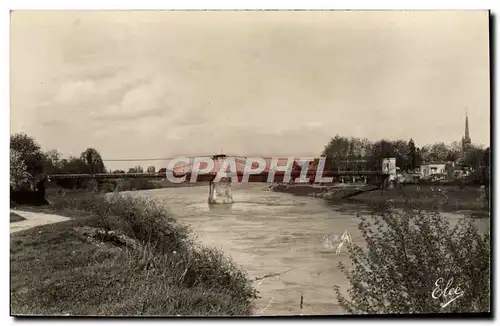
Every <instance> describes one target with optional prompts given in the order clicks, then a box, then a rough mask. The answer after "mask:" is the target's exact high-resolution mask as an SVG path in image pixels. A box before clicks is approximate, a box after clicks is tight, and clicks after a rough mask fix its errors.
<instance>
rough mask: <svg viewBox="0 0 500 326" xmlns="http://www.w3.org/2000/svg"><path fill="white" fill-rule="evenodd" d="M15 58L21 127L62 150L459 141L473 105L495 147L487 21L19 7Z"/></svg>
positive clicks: (476, 124)
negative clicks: (342, 140)
mask: <svg viewBox="0 0 500 326" xmlns="http://www.w3.org/2000/svg"><path fill="white" fill-rule="evenodd" d="M75 22H77V23H75ZM11 51H12V63H11V72H12V77H11V92H12V93H11V100H12V108H11V112H12V122H11V125H12V131H13V132H16V131H19V130H23V131H25V132H28V133H29V134H32V135H33V136H34V137H36V138H37V139H39V140H40V142H42V144H43V145H44V147H48V148H58V149H60V150H61V151H62V152H64V153H80V152H81V151H82V150H83V149H85V148H86V147H88V146H90V145H92V146H94V147H96V148H98V149H101V151H102V152H103V156H106V157H129V156H134V157H152V156H164V155H167V156H170V155H179V154H180V155H183V153H187V154H186V155H194V154H196V153H198V152H202V153H212V152H214V151H215V152H218V151H220V150H221V149H224V151H228V152H229V151H233V152H235V153H236V154H238V155H275V153H278V154H279V155H281V153H283V154H297V155H310V154H312V155H314V154H315V155H317V154H319V153H320V152H321V150H322V149H323V146H324V145H325V143H326V142H327V141H328V139H329V137H331V136H334V135H335V134H337V133H339V134H342V135H346V136H354V137H362V138H364V137H366V138H370V139H374V140H376V139H379V138H382V137H386V138H401V139H405V140H407V139H409V138H413V139H414V140H415V141H416V142H417V144H419V145H420V144H423V143H427V142H433V141H436V140H443V141H451V140H456V139H460V137H461V136H462V133H463V128H462V127H461V126H462V125H463V119H464V114H465V108H466V107H467V108H469V113H470V114H469V119H470V124H471V126H470V128H471V132H472V135H471V136H472V138H473V141H474V142H483V143H488V142H489V128H488V126H489V107H490V106H489V65H488V15H487V13H486V12H476V13H474V12H455V13H431V12H422V13H417V12H415V13H411V12H410V13H404V12H393V13H376V12H372V13H361V12H345V13H342V12H330V13H329V12H324V13H322V12H302V13H300V12H296V13H291V12H290V13H286V12H275V13H272V12H262V13H257V12H256V13H242V12H239V13H230V12H225V13H222V12H221V13H218V12H211V13H195V12H189V13H188V12H186V13H182V12H177V13H174V12H130V13H128V12H127V13H125V12H121V13H120V12H107V13H106V12H94V13H92V12H85V13H84V12H73V13H64V12H61V13H55V12H47V13H42V12H39V13H33V12H32V13H26V14H23V13H17V14H15V15H13V18H12V50H11ZM438 121H439V122H438ZM62 135H63V136H62Z"/></svg>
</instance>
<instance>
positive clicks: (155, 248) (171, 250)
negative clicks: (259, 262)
mask: <svg viewBox="0 0 500 326" xmlns="http://www.w3.org/2000/svg"><path fill="white" fill-rule="evenodd" d="M71 203H73V204H74V205H76V206H77V207H78V209H79V210H85V211H86V212H89V213H90V212H91V213H92V214H93V215H94V216H96V217H94V218H91V219H81V220H73V221H70V222H69V223H70V224H71V223H73V224H72V225H69V224H68V223H62V224H58V225H57V224H55V225H51V226H46V227H43V228H44V229H41V230H40V231H41V233H38V231H37V230H33V231H32V232H33V234H31V235H30V237H26V239H23V238H22V237H23V236H24V235H23V234H22V235H20V237H21V238H17V239H14V241H19V244H18V245H17V246H13V249H11V259H12V261H11V265H12V266H13V269H15V270H17V271H18V273H15V272H11V273H12V275H13V277H14V278H15V279H14V280H13V281H12V282H13V283H14V284H13V285H12V292H13V294H12V306H13V313H44V314H45V313H47V314H53V313H56V314H61V313H62V314H64V313H70V314H85V315H87V314H98V315H140V314H143V315H248V314H251V313H252V309H253V299H255V298H256V294H257V293H256V291H255V290H254V288H253V286H252V282H251V281H250V280H249V279H248V278H247V274H246V272H245V271H244V270H243V269H241V268H240V267H239V266H237V265H235V264H234V263H233V262H232V261H231V260H230V259H229V258H227V257H226V256H225V255H224V254H223V253H222V252H220V251H219V250H216V249H211V248H206V247H203V246H198V245H196V244H195V243H194V241H193V239H192V237H191V234H190V232H189V230H188V228H187V227H186V226H184V225H181V224H179V223H178V222H177V221H176V220H175V219H174V218H172V217H171V216H170V215H169V214H168V212H167V211H165V209H164V208H163V207H162V206H161V205H159V204H158V203H156V202H155V201H152V200H148V199H141V198H132V197H123V196H121V195H118V194H113V195H112V196H109V197H108V199H107V200H105V198H104V197H92V198H90V197H83V198H80V199H79V200H77V199H72V201H71ZM65 205H66V206H67V205H70V204H68V202H66V204H65ZM66 206H65V207H66ZM62 227H64V228H66V229H64V230H61V229H60V228H62ZM57 228H59V229H57ZM82 229H85V230H87V231H86V232H81V230H82ZM51 230H52V231H51ZM88 230H96V231H99V232H95V234H99V236H98V237H97V236H89V234H90V233H91V232H88ZM30 231H31V230H28V231H26V232H30ZM33 237H35V238H36V239H37V240H36V241H38V243H37V244H36V246H33V244H34V243H33ZM117 237H120V238H121V239H125V240H127V239H128V240H130V241H117ZM23 241H24V242H23ZM127 243H136V244H138V246H135V245H128V244H127ZM26 255H32V256H33V258H32V259H30V258H29V257H26ZM12 257H13V258H12ZM16 257H17V258H16ZM35 258H36V259H39V261H38V262H35ZM61 258H62V259H63V260H64V261H63V262H61ZM40 265H42V267H43V268H41V267H40ZM33 269H34V270H36V271H35V273H31V274H35V275H30V278H26V277H24V276H23V275H25V273H23V272H22V271H25V272H26V271H29V270H33ZM16 282H19V284H20V285H22V286H16ZM30 282H32V283H31V284H27V283H30ZM17 288H22V289H24V291H26V289H28V293H23V292H22V291H20V290H16V289H17ZM14 307H15V308H16V309H14Z"/></svg>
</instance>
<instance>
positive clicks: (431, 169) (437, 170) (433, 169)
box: [420, 163, 446, 178]
mask: <svg viewBox="0 0 500 326" xmlns="http://www.w3.org/2000/svg"><path fill="white" fill-rule="evenodd" d="M444 173H446V163H428V164H422V165H420V175H421V176H422V178H425V177H429V176H431V175H435V174H444Z"/></svg>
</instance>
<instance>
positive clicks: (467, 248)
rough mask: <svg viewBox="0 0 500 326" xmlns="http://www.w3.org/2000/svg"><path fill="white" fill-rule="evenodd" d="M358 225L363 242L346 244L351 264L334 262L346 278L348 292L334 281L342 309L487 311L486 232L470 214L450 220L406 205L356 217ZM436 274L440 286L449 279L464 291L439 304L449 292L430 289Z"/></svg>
mask: <svg viewBox="0 0 500 326" xmlns="http://www.w3.org/2000/svg"><path fill="white" fill-rule="evenodd" d="M359 229H360V230H361V232H362V235H363V237H364V240H365V242H366V245H367V246H366V248H361V247H359V246H357V245H354V244H353V245H350V246H349V249H348V250H349V257H350V259H351V261H352V266H351V267H350V268H348V267H347V266H345V265H343V264H339V268H340V269H341V270H342V271H343V272H344V273H345V275H346V277H347V278H348V280H349V282H350V288H349V290H348V298H346V297H345V296H344V295H343V294H341V293H340V289H339V287H338V286H337V287H335V291H336V295H337V299H338V301H339V304H340V305H341V306H342V308H343V309H345V310H346V311H347V312H349V313H358V314H359V313H369V314H377V313H438V312H489V311H490V306H489V303H490V237H489V234H486V235H481V234H480V233H479V231H478V229H477V228H476V226H475V225H474V224H473V222H472V221H471V220H470V219H462V220H461V221H460V222H459V223H458V224H457V225H454V226H451V225H450V222H449V221H448V219H445V218H442V217H441V216H440V215H439V214H437V213H423V212H420V211H416V210H413V209H411V207H410V206H408V208H407V209H406V210H404V211H396V210H393V209H391V208H389V209H387V210H384V211H383V212H382V213H376V214H374V215H373V216H372V217H371V218H365V217H361V222H360V224H359ZM440 278H442V280H441V281H439V282H438V284H439V285H440V289H441V290H443V289H444V288H445V287H446V284H447V283H448V282H449V281H450V280H451V282H452V283H451V285H450V288H454V289H455V288H457V287H458V286H459V287H460V290H457V292H463V295H462V296H461V297H459V298H457V299H456V300H455V301H453V302H451V303H450V304H449V305H446V306H444V307H443V306H442V305H443V304H444V303H445V302H446V301H449V300H451V299H452V298H453V295H451V296H448V297H446V298H445V297H444V296H443V295H442V291H441V292H440V290H435V289H436V281H437V280H438V279H440ZM450 288H449V289H448V291H447V293H449V291H450ZM433 291H434V296H435V298H433ZM453 291H454V290H453Z"/></svg>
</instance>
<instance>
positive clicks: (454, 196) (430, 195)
mask: <svg viewBox="0 0 500 326" xmlns="http://www.w3.org/2000/svg"><path fill="white" fill-rule="evenodd" d="M363 187H365V188H366V189H367V190H370V191H366V192H359V193H357V194H355V193H356V192H358V191H359V190H361V189H363ZM271 189H272V191H276V192H283V193H290V194H293V195H296V196H310V197H318V198H323V199H326V200H329V201H332V202H335V203H353V204H355V203H360V204H368V205H380V204H384V203H387V202H390V203H391V204H393V205H395V206H401V205H404V204H406V203H407V202H410V203H412V204H413V205H414V206H415V207H418V208H420V209H425V210H428V209H434V208H436V207H437V208H438V209H439V210H442V211H483V212H487V211H488V209H489V206H488V204H487V203H486V202H485V201H484V200H483V199H482V198H481V189H480V187H479V186H466V187H464V188H462V189H459V188H458V187H456V186H451V185H440V186H436V185H434V186H431V185H415V184H406V185H403V186H402V187H401V188H393V189H374V188H372V189H369V187H367V186H366V185H361V184H349V185H334V186H323V187H319V186H313V185H304V184H300V185H284V184H280V185H275V186H272V187H271ZM350 195H353V196H350ZM346 197H348V198H346Z"/></svg>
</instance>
